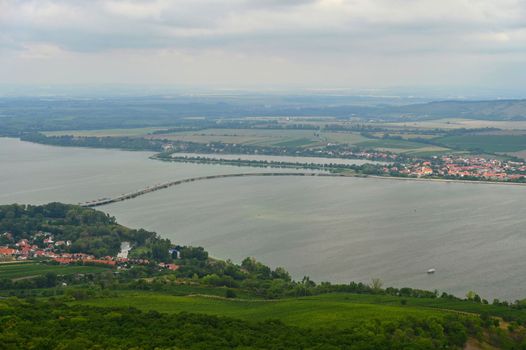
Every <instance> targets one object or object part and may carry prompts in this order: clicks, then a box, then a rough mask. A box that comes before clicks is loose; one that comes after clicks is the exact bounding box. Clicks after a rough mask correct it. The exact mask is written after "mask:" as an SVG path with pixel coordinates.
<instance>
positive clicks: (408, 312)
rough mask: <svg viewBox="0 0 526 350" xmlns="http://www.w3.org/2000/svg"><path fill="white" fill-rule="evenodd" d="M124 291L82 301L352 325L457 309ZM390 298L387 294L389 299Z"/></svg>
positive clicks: (363, 299) (367, 300)
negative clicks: (108, 296) (114, 295)
mask: <svg viewBox="0 0 526 350" xmlns="http://www.w3.org/2000/svg"><path fill="white" fill-rule="evenodd" d="M119 293H120V295H119V296H118V297H112V298H98V299H91V300H85V301H78V302H76V303H81V304H88V305H92V306H111V307H135V308H138V309H140V310H144V311H148V310H155V311H159V312H167V313H178V312H193V313H203V314H209V315H220V316H227V317H233V318H238V319H243V320H251V321H264V320H269V319H279V320H281V321H283V322H284V323H286V324H289V325H294V326H300V327H320V326H324V327H326V326H330V327H339V328H346V327H349V326H352V325H354V324H359V323H362V322H364V321H367V320H373V319H380V320H382V321H397V320H401V319H403V318H405V317H407V316H412V317H415V318H423V319H425V318H429V317H431V316H436V317H441V316H443V315H445V314H447V313H449V312H451V311H445V310H442V309H434V308H423V307H421V306H418V307H414V306H409V305H401V303H400V300H401V299H400V298H396V297H384V296H374V295H358V294H326V295H320V296H311V297H302V298H295V299H280V300H248V299H242V300H241V299H225V298H219V297H212V296H202V295H195V296H173V295H167V294H161V293H155V292H137V291H133V292H119ZM384 299H385V300H384Z"/></svg>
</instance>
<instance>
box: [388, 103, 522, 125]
mask: <svg viewBox="0 0 526 350" xmlns="http://www.w3.org/2000/svg"><path fill="white" fill-rule="evenodd" d="M380 115H384V116H389V117H395V118H396V117H404V118H414V119H435V118H450V117H451V118H466V119H484V120H526V100H493V101H437V102H429V103H422V104H413V105H406V106H401V107H386V108H385V110H384V111H382V112H380Z"/></svg>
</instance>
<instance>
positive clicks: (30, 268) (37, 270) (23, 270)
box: [0, 263, 108, 279]
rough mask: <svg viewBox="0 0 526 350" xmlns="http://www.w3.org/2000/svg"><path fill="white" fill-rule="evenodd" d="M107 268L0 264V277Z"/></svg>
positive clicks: (93, 270)
mask: <svg viewBox="0 0 526 350" xmlns="http://www.w3.org/2000/svg"><path fill="white" fill-rule="evenodd" d="M107 269H108V268H106V267H99V266H76V265H73V266H61V265H47V264H39V263H24V264H2V265H0V279H3V278H8V279H16V278H24V277H35V276H40V275H45V274H46V273H48V272H54V273H56V274H58V275H69V274H74V273H95V272H101V271H105V270H107Z"/></svg>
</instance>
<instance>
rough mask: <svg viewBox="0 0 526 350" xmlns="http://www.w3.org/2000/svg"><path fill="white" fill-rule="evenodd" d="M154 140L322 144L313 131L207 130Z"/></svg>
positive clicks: (286, 144)
mask: <svg viewBox="0 0 526 350" xmlns="http://www.w3.org/2000/svg"><path fill="white" fill-rule="evenodd" d="M149 137H150V138H154V139H167V140H172V141H187V142H197V143H210V142H222V143H231V144H233V143H235V144H244V145H255V146H279V145H281V146H294V145H296V147H297V146H307V145H316V144H318V143H319V142H320V139H319V137H318V136H316V134H315V132H314V131H313V130H274V129H205V130H198V131H183V132H175V133H169V134H159V135H151V136H149Z"/></svg>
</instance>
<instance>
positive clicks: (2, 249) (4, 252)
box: [0, 247, 18, 255]
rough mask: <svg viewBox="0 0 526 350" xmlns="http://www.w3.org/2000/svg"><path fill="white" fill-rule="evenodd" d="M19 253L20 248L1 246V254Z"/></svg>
mask: <svg viewBox="0 0 526 350" xmlns="http://www.w3.org/2000/svg"><path fill="white" fill-rule="evenodd" d="M17 253H18V250H16V249H12V248H7V247H0V255H15V254H17Z"/></svg>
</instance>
